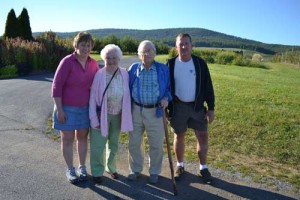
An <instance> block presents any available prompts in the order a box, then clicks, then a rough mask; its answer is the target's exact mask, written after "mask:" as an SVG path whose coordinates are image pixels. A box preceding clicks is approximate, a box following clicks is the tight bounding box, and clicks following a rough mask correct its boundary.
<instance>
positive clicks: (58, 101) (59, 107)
mask: <svg viewBox="0 0 300 200" xmlns="http://www.w3.org/2000/svg"><path fill="white" fill-rule="evenodd" d="M53 100H54V103H55V107H56V115H57V119H58V121H59V122H60V123H65V121H66V119H67V116H66V114H65V112H64V110H63V109H62V103H61V98H60V97H54V98H53Z"/></svg>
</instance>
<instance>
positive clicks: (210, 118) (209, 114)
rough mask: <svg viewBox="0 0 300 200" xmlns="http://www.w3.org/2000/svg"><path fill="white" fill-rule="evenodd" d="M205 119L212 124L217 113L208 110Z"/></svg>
mask: <svg viewBox="0 0 300 200" xmlns="http://www.w3.org/2000/svg"><path fill="white" fill-rule="evenodd" d="M205 117H206V119H207V120H208V123H210V124H211V123H212V122H213V121H214V119H215V111H213V110H208V111H207V113H206V116H205Z"/></svg>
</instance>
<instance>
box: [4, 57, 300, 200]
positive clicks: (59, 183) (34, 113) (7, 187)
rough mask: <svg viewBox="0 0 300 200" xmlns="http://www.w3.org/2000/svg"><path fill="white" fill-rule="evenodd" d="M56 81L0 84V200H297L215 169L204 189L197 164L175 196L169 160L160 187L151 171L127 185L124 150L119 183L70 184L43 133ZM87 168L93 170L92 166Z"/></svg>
mask: <svg viewBox="0 0 300 200" xmlns="http://www.w3.org/2000/svg"><path fill="white" fill-rule="evenodd" d="M135 59H136V58H135ZM132 61H133V60H130V61H129V62H130V63H131V62H132ZM124 63H125V61H124ZM124 65H125V66H128V64H124ZM52 79H53V74H43V75H36V76H28V77H23V78H18V79H11V80H0V138H1V139H0V149H1V150H0V199H5V200H16V199H30V200H33V199H189V200H191V199H296V198H297V197H296V196H292V195H289V196H287V195H282V194H279V193H277V192H274V191H271V190H269V189H266V188H265V187H264V186H262V185H258V184H255V183H253V182H251V181H250V182H249V180H248V181H247V182H246V181H244V179H240V178H239V176H236V175H232V174H227V175H226V173H224V172H222V171H219V170H217V169H212V172H213V174H214V175H215V177H216V182H215V185H214V186H209V185H204V184H202V183H201V182H200V181H199V178H198V177H197V176H196V175H195V174H196V170H197V165H196V164H193V163H190V164H188V165H187V166H186V169H187V175H186V177H185V178H184V179H183V180H182V181H181V182H179V183H178V184H177V189H178V196H173V192H172V191H173V190H172V184H171V182H170V178H169V177H170V172H169V166H168V159H167V157H165V158H164V163H163V172H162V174H161V177H160V179H159V183H158V184H157V185H151V184H148V183H147V175H148V173H147V170H148V168H147V167H145V169H144V171H143V174H144V175H143V177H142V178H141V179H140V180H139V181H138V182H136V183H132V182H129V181H127V180H126V175H127V174H128V162H127V156H128V155H127V147H126V146H124V145H123V146H121V148H120V149H121V151H120V154H119V160H118V166H119V168H120V170H119V173H120V174H121V178H120V179H119V180H112V179H111V178H109V176H108V175H106V178H105V180H104V183H103V184H102V185H95V184H93V182H92V181H88V182H86V183H84V184H81V185H78V186H75V185H72V184H69V183H68V182H67V181H66V178H65V164H64V161H63V159H62V156H61V153H60V145H59V142H56V141H54V140H52V139H51V138H49V137H48V136H47V135H46V134H45V130H46V128H47V119H48V117H49V116H50V115H51V111H52V107H53V102H52V100H51V98H50V92H51V83H52ZM88 160H89V159H88ZM147 165H148V163H147V162H146V163H145V166H147ZM87 166H88V170H89V163H88V165H87ZM292 197H294V198H292Z"/></svg>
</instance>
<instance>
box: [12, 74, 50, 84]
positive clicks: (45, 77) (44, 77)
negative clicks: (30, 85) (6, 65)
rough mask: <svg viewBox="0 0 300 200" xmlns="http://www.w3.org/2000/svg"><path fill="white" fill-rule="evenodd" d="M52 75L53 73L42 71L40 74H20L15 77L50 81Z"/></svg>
mask: <svg viewBox="0 0 300 200" xmlns="http://www.w3.org/2000/svg"><path fill="white" fill-rule="evenodd" d="M53 77H54V73H42V74H35V75H26V76H20V77H18V78H16V79H21V80H30V81H48V82H52V80H53Z"/></svg>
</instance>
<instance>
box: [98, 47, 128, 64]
mask: <svg viewBox="0 0 300 200" xmlns="http://www.w3.org/2000/svg"><path fill="white" fill-rule="evenodd" d="M110 52H116V54H117V56H118V58H119V60H121V59H122V54H123V53H122V51H121V49H120V47H119V46H118V45H115V44H108V45H106V46H105V47H104V48H103V49H102V50H101V53H100V56H101V58H102V59H103V60H105V59H106V56H107V54H108V53H110Z"/></svg>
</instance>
